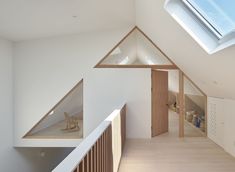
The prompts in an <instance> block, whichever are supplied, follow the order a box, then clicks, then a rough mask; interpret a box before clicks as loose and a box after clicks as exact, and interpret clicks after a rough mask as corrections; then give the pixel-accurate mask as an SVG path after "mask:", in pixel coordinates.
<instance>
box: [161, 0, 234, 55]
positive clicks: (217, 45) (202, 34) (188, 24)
mask: <svg viewBox="0 0 235 172" xmlns="http://www.w3.org/2000/svg"><path fill="white" fill-rule="evenodd" d="M190 2H191V1H190ZM193 2H194V1H192V3H193ZM193 5H195V6H196V7H197V9H198V10H199V11H200V12H201V13H202V14H203V15H204V16H205V17H206V18H207V19H208V20H209V21H210V22H211V23H213V25H215V26H216V28H217V29H218V30H219V31H220V33H222V37H221V38H220V37H219V35H218V36H217V35H216V34H215V33H214V32H213V29H210V28H209V27H208V26H207V24H209V23H206V22H205V20H204V21H203V18H202V16H200V15H196V14H195V13H194V12H193V11H192V9H190V8H189V7H188V6H187V5H186V4H185V3H184V2H183V0H165V3H164V9H165V10H166V12H168V13H169V14H170V15H171V17H172V18H173V19H174V20H175V21H176V22H177V23H178V24H179V25H180V26H181V27H182V28H183V29H184V30H185V31H186V32H187V33H188V34H189V35H190V36H191V37H192V38H193V39H194V40H195V41H196V42H197V43H198V44H199V45H200V46H201V47H202V48H203V49H204V50H205V51H206V52H207V53H208V54H214V53H216V52H218V51H221V50H223V49H225V48H228V47H230V46H233V45H235V25H234V26H232V27H230V29H229V30H227V31H226V30H225V31H223V30H221V26H222V27H223V25H224V24H222V25H219V23H218V24H217V22H215V21H214V19H213V18H210V16H209V15H207V14H206V12H205V9H203V6H202V9H200V6H197V3H195V4H194V3H193ZM199 17H201V18H199ZM233 21H235V19H233ZM233 27H234V29H233ZM222 29H223V28H222Z"/></svg>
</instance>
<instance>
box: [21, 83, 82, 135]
mask: <svg viewBox="0 0 235 172" xmlns="http://www.w3.org/2000/svg"><path fill="white" fill-rule="evenodd" d="M81 84H83V79H82V80H80V81H79V82H78V83H77V84H76V85H75V86H74V87H73V88H72V89H71V90H70V91H69V92H68V93H67V94H66V95H65V96H64V97H63V98H62V99H61V100H60V101H59V102H58V103H56V105H55V106H53V108H51V109H50V110H49V112H47V113H46V115H44V116H43V117H42V118H41V119H40V120H39V121H38V122H37V123H36V124H35V125H34V126H33V127H32V128H31V129H30V130H29V131H28V132H27V133H26V134H25V135H24V136H23V137H22V138H23V139H34V138H33V137H32V136H31V135H30V133H31V132H32V131H33V130H34V129H35V128H36V127H37V126H38V124H40V123H41V122H42V121H43V120H44V119H45V118H46V117H47V116H48V115H50V112H51V111H53V109H55V108H56V107H58V106H59V105H60V103H61V102H63V100H65V99H66V98H67V97H68V96H69V95H70V93H72V92H73V91H74V90H75V89H76V88H77V87H79V86H80V85H81ZM29 136H31V137H29ZM48 138H49V137H46V138H41V137H40V139H48ZM51 138H53V139H78V138H72V137H69V138H62V137H54V136H51ZM36 139H37V137H36Z"/></svg>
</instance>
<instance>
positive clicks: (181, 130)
mask: <svg viewBox="0 0 235 172" xmlns="http://www.w3.org/2000/svg"><path fill="white" fill-rule="evenodd" d="M153 70H157V69H152V70H151V137H153V126H152V125H153V90H152V89H153V82H152V71H153ZM165 70H171V69H165ZM176 70H178V72H179V133H178V135H179V137H180V138H182V137H184V114H185V98H184V95H185V93H184V78H187V79H188V80H189V81H190V82H191V83H192V84H193V85H194V86H195V87H196V88H197V89H198V90H199V91H200V92H201V93H202V95H203V96H205V136H206V137H207V120H208V118H207V113H208V112H207V95H206V94H205V93H204V92H203V91H202V90H201V89H200V88H199V87H198V86H197V85H196V84H195V83H194V82H193V81H192V80H191V79H190V78H189V77H188V76H187V75H185V74H184V73H183V72H182V71H181V70H180V69H176Z"/></svg>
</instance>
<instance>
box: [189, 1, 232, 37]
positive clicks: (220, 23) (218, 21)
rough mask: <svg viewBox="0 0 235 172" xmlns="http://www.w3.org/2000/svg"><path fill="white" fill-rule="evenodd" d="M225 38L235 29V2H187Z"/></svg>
mask: <svg viewBox="0 0 235 172" xmlns="http://www.w3.org/2000/svg"><path fill="white" fill-rule="evenodd" d="M186 2H188V3H189V4H191V5H192V6H193V8H194V9H195V10H196V11H197V12H198V13H199V14H200V15H201V16H202V17H203V18H204V19H205V20H206V21H207V22H208V23H209V24H210V25H211V26H212V28H214V30H213V32H217V33H218V34H219V35H220V36H218V35H217V36H218V37H220V38H221V37H223V36H225V35H226V34H228V33H229V32H231V31H232V30H234V28H235V0H186Z"/></svg>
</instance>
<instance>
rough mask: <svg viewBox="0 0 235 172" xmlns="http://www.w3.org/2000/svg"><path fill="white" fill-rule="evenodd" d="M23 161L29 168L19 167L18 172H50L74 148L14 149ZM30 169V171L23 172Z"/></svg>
mask: <svg viewBox="0 0 235 172" xmlns="http://www.w3.org/2000/svg"><path fill="white" fill-rule="evenodd" d="M14 149H15V151H16V152H17V154H18V156H19V158H20V159H21V161H24V163H19V164H27V165H28V167H21V166H18V164H14V166H16V167H17V171H18V172H50V171H51V170H52V169H54V168H55V167H56V166H57V165H58V164H59V163H60V162H61V161H62V160H63V159H64V158H65V157H66V156H68V154H70V153H71V152H72V151H73V149H74V148H14ZM22 169H28V171H21V170H22Z"/></svg>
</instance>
